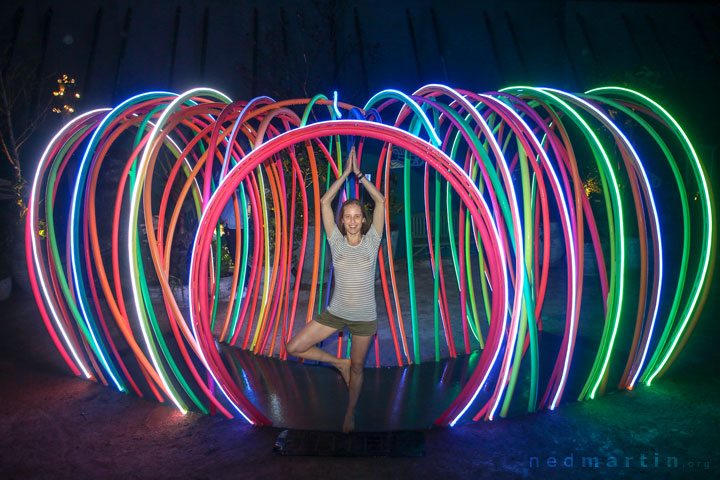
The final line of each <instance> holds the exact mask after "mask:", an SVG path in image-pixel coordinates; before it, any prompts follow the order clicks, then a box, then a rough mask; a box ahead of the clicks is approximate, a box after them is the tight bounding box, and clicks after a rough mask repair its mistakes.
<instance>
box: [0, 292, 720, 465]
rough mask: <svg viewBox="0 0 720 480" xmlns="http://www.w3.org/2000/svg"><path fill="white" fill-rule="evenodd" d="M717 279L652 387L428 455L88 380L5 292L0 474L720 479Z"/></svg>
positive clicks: (450, 443) (441, 442) (434, 432)
mask: <svg viewBox="0 0 720 480" xmlns="http://www.w3.org/2000/svg"><path fill="white" fill-rule="evenodd" d="M717 294H718V289H717V287H713V290H712V292H711V295H710V299H711V300H710V301H709V302H708V305H707V306H706V309H705V312H704V314H703V318H701V321H700V323H699V324H698V327H697V328H696V330H695V334H694V335H693V337H692V339H691V340H690V342H689V343H688V345H687V346H686V348H685V350H684V351H683V354H682V355H681V356H680V358H679V359H678V361H677V362H676V363H675V364H674V365H673V367H672V368H671V369H670V371H669V372H668V374H667V375H665V376H664V377H663V378H662V379H661V380H659V381H657V382H656V383H655V384H654V385H653V386H652V387H651V388H647V387H637V388H635V389H634V390H633V391H623V392H616V393H611V394H608V395H605V396H603V397H600V398H598V399H596V400H593V401H587V402H569V403H566V404H563V405H561V407H560V408H558V409H557V410H555V411H553V412H550V411H542V412H538V413H534V414H524V415H519V416H515V417H513V418H509V419H499V420H496V421H493V422H480V423H476V424H470V425H462V426H459V427H455V428H443V429H441V428H432V429H428V430H426V431H425V439H426V455H425V456H424V457H420V458H388V457H377V458H332V457H283V456H279V455H277V454H275V453H273V451H272V447H273V443H274V441H275V439H276V437H277V435H278V433H279V432H280V431H281V429H280V428H273V427H267V428H257V427H252V426H248V425H247V424H246V423H245V422H244V421H242V420H227V419H224V418H221V417H210V416H205V415H201V414H196V413H189V414H187V415H182V414H181V413H179V412H178V411H177V410H175V409H174V408H171V407H168V406H164V405H159V404H157V403H156V402H155V401H153V400H145V399H141V398H138V397H136V396H134V395H124V394H121V393H118V392H117V391H114V390H112V389H110V388H105V387H102V386H100V385H96V384H94V383H91V382H88V381H84V380H80V379H77V378H75V377H73V376H72V375H71V374H70V372H69V371H68V369H67V367H65V366H64V365H63V364H62V360H61V359H60V356H59V354H57V352H56V351H55V349H54V347H53V345H52V344H51V341H50V339H49V336H48V335H47V333H46V331H45V329H44V326H43V325H42V321H41V319H40V316H39V314H38V312H37V308H36V306H35V303H34V300H33V298H32V297H31V296H30V295H27V294H24V293H14V294H13V296H11V298H9V299H8V300H5V301H3V302H1V303H0V312H2V313H1V314H0V318H1V320H0V330H1V335H0V478H17V479H26V478H154V479H158V478H198V479H203V478H208V479H211V478H212V479H216V478H258V479H264V478H267V479H271V478H323V479H335V478H337V479H355V478H357V479H366V478H443V479H454V478H496V479H497V478H565V477H570V476H573V477H577V478H614V477H624V478H718V477H719V476H720V456H719V455H718V446H719V445H720V433H719V432H718V426H719V425H720V413H719V412H720V409H719V408H718V407H720V402H719V398H720V396H719V393H720V377H719V376H718V360H719V359H720V358H719V357H720V355H719V354H718V348H717V338H718V333H720V326H719V324H718V322H717V316H716V312H717V301H716V300H715V299H716V298H717Z"/></svg>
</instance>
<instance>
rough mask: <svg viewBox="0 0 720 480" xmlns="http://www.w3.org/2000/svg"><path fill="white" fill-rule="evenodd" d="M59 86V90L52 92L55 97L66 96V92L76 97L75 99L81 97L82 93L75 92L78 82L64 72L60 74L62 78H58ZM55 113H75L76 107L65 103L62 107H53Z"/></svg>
mask: <svg viewBox="0 0 720 480" xmlns="http://www.w3.org/2000/svg"><path fill="white" fill-rule="evenodd" d="M57 83H58V88H57V90H55V91H53V92H52V94H53V96H54V97H65V93H67V94H68V95H69V96H72V97H74V98H75V99H78V98H80V93H79V92H75V91H74V90H75V89H76V88H77V83H76V81H75V79H74V78H72V77H69V76H68V75H66V74H63V75H62V76H60V78H58V79H57ZM52 111H53V113H57V114H61V113H68V114H70V113H74V112H75V107H74V106H72V105H69V104H64V105H62V107H53V108H52Z"/></svg>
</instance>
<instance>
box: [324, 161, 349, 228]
mask: <svg viewBox="0 0 720 480" xmlns="http://www.w3.org/2000/svg"><path fill="white" fill-rule="evenodd" d="M354 153H355V149H354V148H353V149H352V150H351V151H350V155H349V156H348V161H347V166H346V167H345V170H344V171H343V173H342V175H340V176H339V177H338V179H337V180H335V183H333V184H332V185H330V188H328V189H327V192H325V195H323V196H322V198H321V199H320V210H321V212H322V220H323V227H324V228H325V233H326V234H327V236H328V237H329V236H330V234H331V233H332V231H333V228H335V214H334V213H333V211H332V201H333V200H334V199H335V196H336V195H337V193H338V192H339V191H340V189H341V188H342V186H343V184H344V183H345V179H347V177H348V176H349V175H350V172H352V161H351V158H352V156H353V155H354Z"/></svg>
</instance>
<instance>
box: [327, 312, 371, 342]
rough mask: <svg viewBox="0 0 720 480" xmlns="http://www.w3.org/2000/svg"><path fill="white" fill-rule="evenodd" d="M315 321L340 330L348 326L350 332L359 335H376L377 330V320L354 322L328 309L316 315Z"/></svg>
mask: <svg viewBox="0 0 720 480" xmlns="http://www.w3.org/2000/svg"><path fill="white" fill-rule="evenodd" d="M315 321H316V322H318V323H319V324H321V325H325V326H326V327H330V328H336V329H338V330H342V329H343V328H345V327H347V329H348V332H350V333H351V334H352V335H358V336H360V337H367V336H370V335H375V332H377V320H372V321H369V322H362V321H361V322H353V321H352V320H345V319H344V318H340V317H337V316H335V315H333V314H332V313H330V312H328V311H327V310H325V311H324V312H322V313H321V314H320V315H318V316H316V317H315Z"/></svg>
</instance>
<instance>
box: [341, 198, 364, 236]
mask: <svg viewBox="0 0 720 480" xmlns="http://www.w3.org/2000/svg"><path fill="white" fill-rule="evenodd" d="M342 222H343V226H344V227H345V231H346V232H347V233H349V234H353V235H354V234H357V233H360V232H361V231H362V225H363V214H362V209H361V208H360V207H359V206H357V205H348V206H346V207H345V208H344V209H343V218H342Z"/></svg>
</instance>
